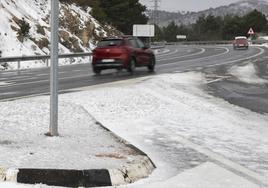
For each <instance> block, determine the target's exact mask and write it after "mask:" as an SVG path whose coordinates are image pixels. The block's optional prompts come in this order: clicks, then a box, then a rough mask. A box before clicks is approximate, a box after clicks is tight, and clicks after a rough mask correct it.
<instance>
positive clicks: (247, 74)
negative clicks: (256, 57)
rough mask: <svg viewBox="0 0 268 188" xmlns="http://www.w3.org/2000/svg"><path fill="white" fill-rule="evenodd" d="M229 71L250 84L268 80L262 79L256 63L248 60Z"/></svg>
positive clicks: (262, 82) (263, 82)
mask: <svg viewBox="0 0 268 188" xmlns="http://www.w3.org/2000/svg"><path fill="white" fill-rule="evenodd" d="M229 73H230V74H231V75H233V76H235V77H237V78H238V79H239V80H241V81H242V82H245V83H248V84H267V83H268V80H265V79H262V78H260V77H259V76H258V75H257V70H256V68H255V66H254V64H252V63H250V62H247V63H244V64H243V65H235V66H233V67H232V68H231V69H230V70H229Z"/></svg>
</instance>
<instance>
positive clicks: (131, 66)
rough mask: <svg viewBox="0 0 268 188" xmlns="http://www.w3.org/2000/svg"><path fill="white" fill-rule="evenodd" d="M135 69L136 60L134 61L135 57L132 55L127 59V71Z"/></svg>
mask: <svg viewBox="0 0 268 188" xmlns="http://www.w3.org/2000/svg"><path fill="white" fill-rule="evenodd" d="M135 69H136V61H135V59H134V58H133V57H132V58H130V60H129V64H128V68H127V71H128V72H131V73H133V72H134V71H135Z"/></svg>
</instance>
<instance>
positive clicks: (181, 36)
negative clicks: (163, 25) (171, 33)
mask: <svg viewBox="0 0 268 188" xmlns="http://www.w3.org/2000/svg"><path fill="white" fill-rule="evenodd" d="M176 38H177V39H184V40H185V39H186V38H187V36H186V35H177V36H176Z"/></svg>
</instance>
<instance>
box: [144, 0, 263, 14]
mask: <svg viewBox="0 0 268 188" xmlns="http://www.w3.org/2000/svg"><path fill="white" fill-rule="evenodd" d="M237 1H239V0H160V4H159V5H160V7H159V9H160V10H167V11H175V12H177V11H199V10H205V9H208V8H210V7H212V8H214V7H218V6H221V5H228V4H230V3H234V2H237ZM267 1H268V0H267ZM140 2H141V3H142V4H145V5H146V6H147V7H148V8H149V9H152V8H153V5H154V3H153V2H154V0H140Z"/></svg>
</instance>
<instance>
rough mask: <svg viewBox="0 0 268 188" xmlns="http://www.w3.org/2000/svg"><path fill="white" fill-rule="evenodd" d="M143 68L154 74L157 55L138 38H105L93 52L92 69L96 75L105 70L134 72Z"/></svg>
mask: <svg viewBox="0 0 268 188" xmlns="http://www.w3.org/2000/svg"><path fill="white" fill-rule="evenodd" d="M142 66H145V67H147V68H148V70H149V71H151V72H153V71H154V68H155V55H154V53H153V51H152V50H151V49H149V47H147V46H146V45H144V43H143V42H142V41H141V40H140V39H138V38H137V37H133V36H124V37H121V38H105V39H103V40H101V41H100V42H99V43H98V45H97V47H96V48H95V49H94V50H93V59H92V68H93V72H94V73H95V74H100V73H101V71H102V70H105V69H118V70H121V69H126V70H127V71H128V72H133V71H134V70H135V68H136V67H142Z"/></svg>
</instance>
